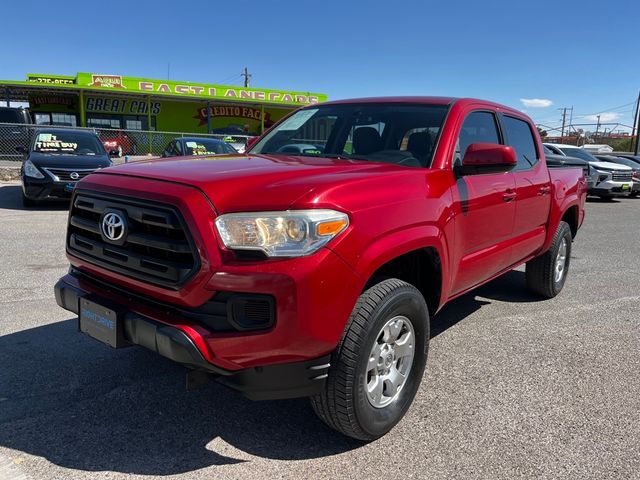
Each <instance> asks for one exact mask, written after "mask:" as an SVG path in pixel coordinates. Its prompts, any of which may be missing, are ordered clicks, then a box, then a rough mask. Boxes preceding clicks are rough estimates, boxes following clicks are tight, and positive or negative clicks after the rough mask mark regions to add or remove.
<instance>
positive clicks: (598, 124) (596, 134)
mask: <svg viewBox="0 0 640 480" xmlns="http://www.w3.org/2000/svg"><path fill="white" fill-rule="evenodd" d="M597 118H598V123H596V133H595V135H594V137H596V138H598V131H599V130H600V115H598V116H597Z"/></svg>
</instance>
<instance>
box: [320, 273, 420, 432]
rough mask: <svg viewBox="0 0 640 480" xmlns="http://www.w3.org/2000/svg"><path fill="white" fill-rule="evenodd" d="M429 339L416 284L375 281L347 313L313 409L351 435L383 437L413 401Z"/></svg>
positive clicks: (398, 281) (331, 423)
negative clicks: (346, 320) (347, 318)
mask: <svg viewBox="0 0 640 480" xmlns="http://www.w3.org/2000/svg"><path fill="white" fill-rule="evenodd" d="M428 345H429V311H428V308H427V304H426V302H425V300H424V297H423V296H422V294H421V293H420V292H419V291H418V289H416V288H415V287H414V286H413V285H410V284H408V283H406V282H403V281H401V280H398V279H388V280H384V281H382V282H380V283H378V284H376V285H374V286H373V287H371V288H369V289H368V290H366V291H365V292H364V293H363V294H362V295H360V298H359V299H358V302H357V303H356V306H355V307H354V309H353V312H352V313H351V317H350V318H349V321H348V323H347V327H346V329H345V332H344V334H343V336H342V339H341V341H340V343H339V344H338V347H337V348H336V350H335V351H334V353H333V354H332V357H331V367H330V368H329V374H328V375H329V376H328V378H327V383H326V386H325V389H324V391H323V392H322V393H321V394H319V395H316V396H314V397H312V398H311V405H312V407H313V410H314V411H315V412H316V414H317V415H318V416H319V417H320V419H321V420H322V421H324V422H325V423H326V424H327V425H329V426H330V427H331V428H334V429H335V430H337V431H339V432H341V433H343V434H344V435H347V436H349V437H352V438H356V439H358V440H364V441H371V440H375V439H376V438H379V437H381V436H382V435H384V434H385V433H387V432H389V431H390V430H391V429H392V428H393V427H394V426H395V425H396V423H398V422H399V421H400V420H401V419H402V417H403V416H404V414H405V413H406V411H407V410H408V409H409V407H410V406H411V403H412V402H413V398H414V397H415V395H416V392H417V390H418V387H419V386H420V382H421V380H422V375H423V373H424V367H425V364H426V361H427V347H428Z"/></svg>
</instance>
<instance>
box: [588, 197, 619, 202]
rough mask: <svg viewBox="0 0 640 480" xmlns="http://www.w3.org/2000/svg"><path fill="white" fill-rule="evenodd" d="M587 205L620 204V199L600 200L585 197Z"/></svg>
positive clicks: (598, 198)
mask: <svg viewBox="0 0 640 480" xmlns="http://www.w3.org/2000/svg"><path fill="white" fill-rule="evenodd" d="M587 202H588V203H620V199H619V198H616V197H612V198H600V197H587Z"/></svg>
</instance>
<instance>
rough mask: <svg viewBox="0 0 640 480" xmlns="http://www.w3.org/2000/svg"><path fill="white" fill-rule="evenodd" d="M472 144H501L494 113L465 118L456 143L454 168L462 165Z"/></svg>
mask: <svg viewBox="0 0 640 480" xmlns="http://www.w3.org/2000/svg"><path fill="white" fill-rule="evenodd" d="M472 143H500V136H499V135H498V127H497V124H496V117H495V115H494V114H493V113H490V112H472V113H470V114H469V115H468V116H467V118H465V120H464V123H463V124H462V128H461V129H460V133H459V134H458V141H457V142H456V152H455V156H454V159H453V165H454V166H458V165H460V164H461V163H462V157H463V156H464V152H466V151H467V147H468V146H469V145H471V144H472Z"/></svg>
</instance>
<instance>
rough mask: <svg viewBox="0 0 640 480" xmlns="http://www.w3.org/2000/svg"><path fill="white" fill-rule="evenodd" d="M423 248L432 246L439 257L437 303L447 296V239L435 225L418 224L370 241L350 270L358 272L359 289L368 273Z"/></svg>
mask: <svg viewBox="0 0 640 480" xmlns="http://www.w3.org/2000/svg"><path fill="white" fill-rule="evenodd" d="M423 248H434V249H435V250H436V252H437V253H438V256H439V257H440V264H441V271H442V276H443V278H442V292H441V295H440V305H442V304H443V303H444V300H445V299H446V298H447V292H446V291H445V290H446V286H447V285H449V279H448V272H449V255H448V248H447V241H446V237H445V235H444V233H443V231H442V230H441V229H440V228H439V227H438V226H436V225H418V226H414V227H410V228H405V229H402V230H397V231H395V232H392V233H389V234H386V235H384V236H382V237H379V238H377V239H375V240H374V241H373V242H371V243H370V244H369V245H368V246H367V247H366V248H365V249H364V251H363V252H362V253H361V255H359V258H358V260H357V262H356V263H355V265H352V267H353V269H354V270H355V271H356V273H357V275H358V279H359V282H360V284H359V285H358V287H359V291H362V290H363V289H364V287H365V285H366V284H367V282H368V281H369V279H370V278H371V276H372V275H373V274H374V273H375V272H376V270H378V269H379V268H380V267H381V266H383V265H384V264H386V263H388V262H390V261H391V260H393V259H395V258H397V257H400V256H402V255H404V254H406V253H409V252H412V251H415V250H420V249H423Z"/></svg>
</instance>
